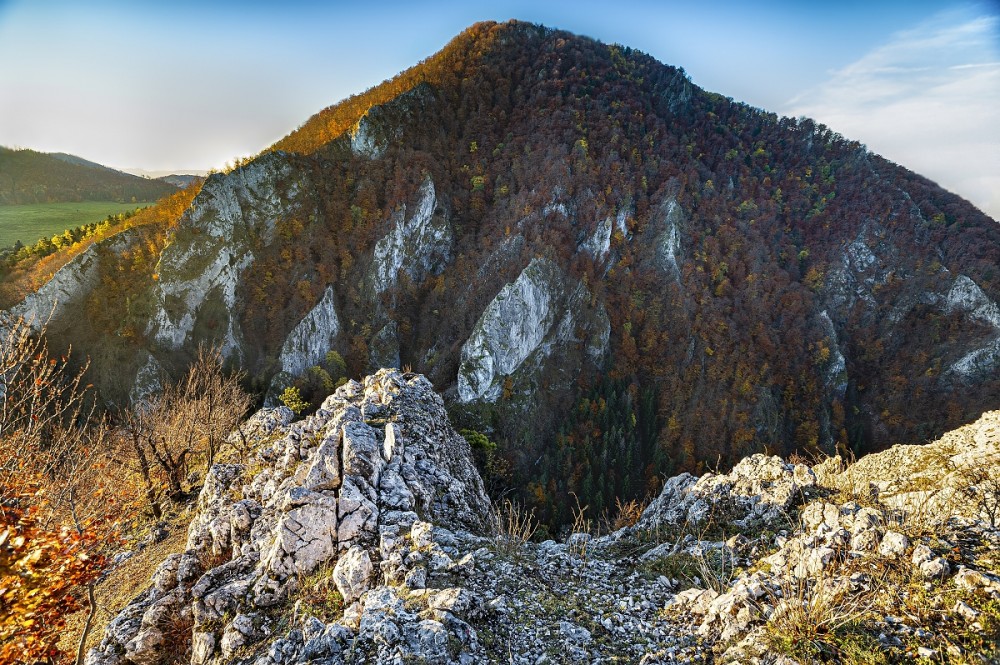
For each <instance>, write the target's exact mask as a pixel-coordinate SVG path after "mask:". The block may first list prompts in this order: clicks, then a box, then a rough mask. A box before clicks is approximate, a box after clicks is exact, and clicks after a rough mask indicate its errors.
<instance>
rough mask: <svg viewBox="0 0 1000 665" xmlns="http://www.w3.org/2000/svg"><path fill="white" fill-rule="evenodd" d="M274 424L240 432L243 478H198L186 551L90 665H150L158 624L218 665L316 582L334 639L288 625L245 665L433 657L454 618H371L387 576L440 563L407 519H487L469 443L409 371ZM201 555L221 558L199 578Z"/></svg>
mask: <svg viewBox="0 0 1000 665" xmlns="http://www.w3.org/2000/svg"><path fill="white" fill-rule="evenodd" d="M288 416H289V414H288V412H287V409H284V408H282V409H272V410H265V411H262V412H261V413H259V414H257V415H255V416H254V417H253V418H252V419H251V422H250V423H248V426H247V427H246V431H247V432H250V433H251V435H253V436H256V437H258V438H259V439H260V440H261V441H267V442H268V444H267V445H266V447H263V448H262V449H261V450H260V451H259V453H258V461H259V463H261V464H262V465H263V467H264V468H263V470H262V471H260V473H258V474H257V475H256V476H254V477H248V476H247V474H246V469H245V468H244V467H242V466H240V465H223V464H217V465H215V466H213V467H212V469H211V470H210V471H209V473H208V475H207V477H206V479H205V484H204V488H203V490H202V493H201V495H200V496H199V499H198V512H197V514H196V516H195V518H194V519H193V521H192V522H191V525H190V527H189V532H188V541H187V548H188V549H187V552H185V553H184V554H178V555H173V556H171V557H168V558H167V559H166V560H165V561H164V562H163V564H162V565H161V566H160V567H159V569H158V570H157V572H156V574H155V575H154V577H153V584H152V586H151V587H150V588H149V589H148V590H147V591H146V592H145V593H144V594H142V595H141V596H139V597H138V598H136V599H135V600H134V601H133V602H132V603H131V604H130V605H128V606H127V607H126V608H125V610H123V611H122V612H121V613H120V614H119V616H118V617H116V618H115V619H114V620H113V621H112V622H111V625H110V627H109V630H108V632H107V634H106V635H105V637H104V639H103V640H102V642H101V644H100V646H99V647H97V648H96V649H93V650H91V652H90V654H89V655H88V660H87V662H88V663H91V665H97V664H98V663H108V664H110V663H118V662H130V663H134V664H136V665H140V664H146V663H149V664H152V663H156V662H158V661H159V660H160V659H162V657H163V656H164V655H165V654H166V653H167V652H168V650H169V649H171V648H172V645H170V644H167V643H166V641H165V638H164V635H163V631H162V629H163V626H164V625H166V623H167V622H169V621H172V620H173V619H174V618H177V617H180V618H183V617H185V616H186V617H188V618H189V619H190V620H192V621H193V629H192V631H193V632H192V635H193V637H192V643H191V645H192V662H196V663H201V664H210V663H220V664H221V663H224V662H229V661H230V659H231V658H232V657H233V655H234V654H235V653H237V652H238V651H239V652H241V653H243V652H245V651H246V649H252V648H253V646H254V645H255V644H256V643H257V642H259V641H260V640H262V639H263V638H264V637H265V636H266V635H267V634H268V633H267V630H263V629H262V628H261V622H262V619H260V618H259V617H260V616H261V613H262V612H272V613H273V612H274V611H277V610H276V608H281V607H290V606H291V603H292V599H293V598H294V596H295V594H296V593H297V592H298V591H299V590H300V589H301V588H302V585H304V584H309V582H308V580H310V579H315V578H316V577H317V576H318V577H320V578H328V579H329V580H330V583H331V585H332V587H335V588H336V589H337V590H338V591H339V593H340V595H341V597H342V599H343V602H344V604H345V606H346V607H347V609H346V611H345V613H344V618H343V620H342V622H341V623H340V624H334V625H336V626H339V628H337V629H335V630H333V629H332V627H330V626H326V625H325V624H323V623H322V622H319V628H316V629H315V630H313V632H314V633H315V635H314V636H312V637H309V638H306V637H305V636H304V632H306V633H307V632H309V630H308V629H309V625H311V624H308V625H306V626H304V628H303V630H302V631H300V630H292V631H291V632H290V633H289V635H288V636H287V637H285V638H282V639H278V640H277V641H274V642H272V643H271V644H270V646H269V647H268V648H267V649H266V650H265V651H266V655H264V656H262V658H263V660H261V661H259V662H261V663H267V662H270V663H276V662H299V661H295V660H292V661H287V659H286V656H288V657H292V656H294V658H299V657H305V655H304V654H306V653H307V652H308V653H310V654H312V656H310V657H319V656H321V655H322V656H325V657H332V656H334V655H335V654H336V653H339V650H340V649H341V648H344V647H346V645H347V643H348V642H349V641H353V640H354V639H356V638H357V637H358V636H359V635H360V636H361V638H362V639H372V640H376V641H378V640H381V641H378V642H377V643H378V644H379V645H381V646H379V648H380V649H381V648H382V647H383V646H384V647H385V649H387V651H386V654H387V655H388V654H392V653H397V652H398V653H411V654H416V655H421V654H422V655H423V656H425V657H427V658H429V659H430V661H429V662H447V658H449V657H450V656H448V654H451V653H452V652H451V651H450V649H451V645H452V644H453V643H454V641H455V640H456V639H458V638H456V637H455V630H456V627H455V626H459V628H461V625H460V623H461V622H459V623H455V624H453V623H449V622H447V621H446V622H444V623H442V622H440V621H437V620H428V619H423V618H421V617H418V616H417V614H412V615H411V614H409V613H407V612H406V611H404V610H402V609H401V611H400V613H399V614H397V615H396V616H395V617H394V619H393V620H391V621H390V620H388V619H387V618H386V617H382V616H381V612H382V611H383V610H384V609H385V608H384V607H383V605H385V604H386V603H388V602H390V600H391V598H392V597H393V596H392V594H393V593H394V592H393V591H392V590H391V589H389V588H388V587H386V586H384V585H385V584H386V583H387V582H388V581H389V580H392V579H398V580H399V581H402V578H404V577H406V576H407V574H408V572H410V571H411V570H423V571H424V579H425V580H426V571H427V569H428V565H429V568H430V569H431V570H447V569H448V567H449V566H451V565H452V560H451V559H450V558H449V557H448V555H447V554H445V552H444V550H443V549H442V546H441V545H440V544H439V541H440V540H441V538H442V537H444V536H442V535H439V533H438V532H437V531H436V528H435V527H433V526H432V525H431V524H430V523H429V522H422V521H420V520H421V519H425V520H433V521H435V522H437V523H441V524H448V525H449V527H451V528H452V529H455V530H456V533H459V534H461V533H465V532H464V531H461V530H465V529H467V530H471V531H475V532H484V531H486V530H487V529H488V524H490V520H491V514H492V508H491V506H490V503H489V500H488V499H487V497H486V495H485V493H484V490H483V485H482V481H481V479H480V478H479V475H478V473H477V472H476V469H475V467H474V466H473V464H472V460H471V451H470V449H469V446H468V443H466V441H465V439H463V438H462V437H461V436H460V435H458V434H457V433H456V432H455V431H454V429H452V427H451V425H450V423H449V421H448V416H447V414H446V413H445V411H444V403H443V402H442V400H441V398H440V397H439V396H438V395H437V394H436V393H434V391H433V389H432V387H431V385H430V383H429V382H428V381H427V380H426V379H424V378H423V377H422V376H419V375H412V374H407V375H404V374H401V373H400V372H398V371H394V370H383V371H381V372H379V373H378V374H376V375H374V376H370V377H368V378H366V379H365V380H364V382H363V383H358V382H353V381H352V382H350V383H348V384H346V385H344V386H342V387H341V388H340V389H338V391H337V392H336V393H334V394H333V395H331V396H330V397H329V398H328V399H327V400H326V401H325V402H324V404H323V406H322V408H321V409H320V410H319V411H318V412H317V413H316V414H315V415H313V416H310V417H309V418H306V419H304V420H302V421H299V422H296V423H291V424H289V417H288ZM441 533H442V534H443V533H450V532H441ZM456 537H457V536H450V538H451V540H448V539H447V538H445V540H444V541H443V542H454V538H456ZM459 537H468V538H474V537H473V536H471V535H469V536H459ZM411 545H412V547H419V548H420V553H419V554H418V553H415V552H414V551H413V550H412V549H411ZM404 555H406V557H405V558H408V559H409V563H406V562H405V561H404ZM411 555H412V556H411ZM209 557H210V558H212V559H217V558H220V557H221V558H222V559H224V560H225V563H223V564H221V565H219V566H216V567H214V568H211V569H210V570H202V569H201V567H200V564H199V561H202V560H205V559H206V558H209ZM418 560H419V561H424V560H426V561H427V564H426V565H425V564H420V565H418ZM324 571H329V572H324ZM415 577H417V576H415V575H411V578H415ZM411 581H413V582H414V584H413V585H414V586H422V585H417V584H416V580H415V579H411ZM332 587H331V588H332ZM392 602H395V601H392ZM427 602H428V601H427V599H426V598H425V599H424V603H425V605H426V603H427ZM380 603H381V605H380ZM472 605H473V603H472V601H470V600H469V598H468V597H467V594H466V595H465V596H463V595H462V594H461V593H459V594H456V595H455V596H454V597H448V596H438V597H436V600H435V601H434V604H433V608H435V609H434V611H436V612H439V613H441V614H442V615H444V614H448V615H449V616H451V615H452V614H458V613H462V612H465V613H469V612H472V609H471V607H472ZM289 611H291V610H289ZM255 617H257V618H255ZM407 617H409V618H408V619H407ZM313 621H315V620H313ZM331 630H332V632H331ZM462 630H463V631H464V628H463V629H462ZM303 631H304V632H303ZM359 631H360V632H359ZM328 633H329V634H328ZM462 635H463V636H464V637H465V638H467V637H468V635H467V634H466V632H463V633H462ZM466 641H468V640H466ZM470 644H471V643H470ZM122 654H124V659H125V660H124V661H122V660H121V655H122Z"/></svg>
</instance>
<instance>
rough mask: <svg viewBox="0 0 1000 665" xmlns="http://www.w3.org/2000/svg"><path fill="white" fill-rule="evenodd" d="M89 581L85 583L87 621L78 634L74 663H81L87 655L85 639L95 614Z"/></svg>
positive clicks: (95, 600) (92, 625)
mask: <svg viewBox="0 0 1000 665" xmlns="http://www.w3.org/2000/svg"><path fill="white" fill-rule="evenodd" d="M95 584H96V582H91V583H90V584H88V585H87V600H88V601H89V602H90V611H89V612H87V623H85V624H84V625H83V634H82V635H80V644H79V645H78V646H77V647H76V663H75V665H83V660H84V658H85V657H86V655H87V639H88V638H89V637H90V630H91V628H93V627H94V616H95V615H96V614H97V596H96V594H95V593H94V585H95Z"/></svg>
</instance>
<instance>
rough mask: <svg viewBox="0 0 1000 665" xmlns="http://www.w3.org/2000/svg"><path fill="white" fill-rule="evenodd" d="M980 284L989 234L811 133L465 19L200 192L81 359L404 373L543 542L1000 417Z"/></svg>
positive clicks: (593, 45) (989, 224)
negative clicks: (446, 39)
mask: <svg viewBox="0 0 1000 665" xmlns="http://www.w3.org/2000/svg"><path fill="white" fill-rule="evenodd" d="M998 264H1000V226H998V225H997V223H996V222H994V221H993V220H991V219H989V218H988V217H986V216H985V215H983V214H982V213H980V212H979V211H978V210H976V209H975V208H974V207H972V206H971V205H969V204H968V203H967V202H965V201H963V200H961V199H959V198H958V197H956V196H954V195H952V194H949V193H948V192H945V191H943V190H942V189H940V188H939V187H937V186H936V185H934V184H933V183H930V182H928V181H926V180H925V179H923V178H920V177H919V176H917V175H915V174H912V173H910V172H908V171H906V170H905V169H903V168H902V167H899V166H897V165H894V164H891V163H889V162H887V161H886V160H884V159H882V158H880V157H878V156H877V155H873V154H871V153H869V152H868V151H867V150H865V148H864V147H863V146H861V145H860V144H858V143H856V142H852V141H849V140H847V139H844V138H843V137H840V136H838V135H836V134H835V133H833V132H831V131H830V130H829V129H827V128H825V127H823V126H820V125H816V124H815V123H813V122H812V121H810V120H808V119H799V120H793V119H789V118H778V117H777V116H775V115H773V114H769V113H766V112H764V111H761V110H759V109H754V108H751V107H748V106H746V105H743V104H739V103H736V102H733V101H732V100H730V99H727V98H724V97H721V96H719V95H716V94H712V93H707V92H705V91H703V90H700V89H699V88H697V87H696V86H695V85H693V84H692V83H691V82H690V81H689V80H688V79H687V77H686V76H685V74H684V73H683V71H682V70H678V69H675V68H673V67H669V66H665V65H662V64H660V63H658V62H656V61H655V60H653V59H651V58H649V57H648V56H645V55H643V54H641V53H638V52H635V51H632V50H631V49H628V48H625V47H620V46H607V45H604V44H600V43H598V42H595V41H592V40H589V39H584V38H579V37H575V36H573V35H570V34H568V33H565V32H559V31H554V30H550V29H546V28H542V27H539V26H533V25H526V24H523V23H517V22H511V23H507V24H492V23H484V24H478V25H476V26H473V27H472V28H470V29H469V30H467V31H466V32H465V33H463V34H462V35H460V36H459V37H457V38H456V39H455V40H453V41H452V42H451V43H450V44H449V45H448V46H447V47H445V48H444V49H443V50H442V51H441V52H440V53H438V54H436V55H434V56H432V57H431V58H429V59H428V60H427V61H425V62H423V63H421V64H419V65H417V66H416V67H414V68H413V69H411V70H408V71H406V72H404V73H402V74H401V75H400V76H398V77H397V78H395V79H393V80H391V81H388V82H386V83H384V84H382V85H380V86H377V87H375V88H373V89H372V90H370V91H369V92H367V93H364V94H363V95H359V96H356V97H353V98H351V99H349V100H346V101H344V102H342V103H341V104H338V105H336V106H333V107H330V108H329V109H326V110H324V111H322V112H320V113H319V114H317V115H316V116H314V117H313V118H312V119H310V120H309V121H307V122H306V123H305V124H303V126H302V127H300V128H299V129H298V130H296V131H295V132H293V133H292V134H290V135H289V136H288V137H286V138H285V139H283V140H281V141H279V142H278V143H277V144H275V146H273V147H272V148H271V149H269V150H268V151H266V152H265V153H264V154H262V155H261V156H260V157H258V158H256V159H255V160H252V161H251V162H249V163H247V164H245V165H243V166H241V167H240V168H237V169H235V170H233V171H232V172H230V173H226V174H215V175H213V176H211V177H210V178H208V180H207V181H206V182H205V184H204V187H203V189H202V190H201V192H200V194H199V195H198V196H197V197H196V198H195V199H194V200H193V202H192V204H191V206H190V208H189V209H188V210H187V211H186V212H185V213H184V215H183V216H182V218H181V220H180V222H179V224H178V225H177V228H176V230H175V231H173V233H172V235H171V237H170V239H169V241H168V242H167V244H166V246H165V247H164V248H163V251H162V253H161V254H160V255H159V257H158V262H157V264H156V265H155V267H154V266H152V265H150V266H149V267H147V268H145V269H144V270H140V271H133V272H131V273H130V274H129V276H128V278H127V279H128V280H129V292H130V293H133V294H134V296H132V298H131V299H130V300H129V304H128V306H125V305H118V306H116V305H114V304H111V305H110V306H109V308H105V309H104V310H103V311H102V312H100V315H101V316H102V317H104V318H105V319H108V318H115V317H117V318H118V319H119V327H120V329H125V330H131V331H137V332H138V334H135V335H133V336H131V337H129V338H128V339H127V340H126V341H125V346H124V347H122V345H121V341H122V340H121V339H112V338H110V337H109V338H106V339H105V341H101V340H96V341H95V342H94V343H91V344H90V345H89V346H88V345H84V346H83V347H81V346H80V345H77V346H76V347H75V348H77V349H79V350H80V351H83V352H87V353H90V354H91V355H100V354H101V353H104V352H103V351H102V348H104V347H103V346H102V345H108V344H111V343H112V341H113V342H114V344H115V348H116V349H124V350H120V351H116V356H115V357H117V358H119V361H118V362H119V364H121V365H122V366H124V367H129V368H141V369H142V371H141V372H137V374H135V375H133V374H129V373H126V372H121V371H119V372H115V373H114V374H115V381H121V380H122V378H124V383H125V384H126V385H130V387H131V389H132V390H133V391H135V392H137V393H141V392H143V391H145V390H146V389H148V387H149V386H150V385H155V383H156V377H157V374H158V373H160V372H166V373H173V372H177V371H178V370H179V369H180V368H182V367H183V366H184V364H185V363H186V362H187V360H188V359H189V358H190V357H191V355H192V353H193V351H194V349H195V348H196V347H197V345H198V344H201V343H204V342H210V343H217V344H221V345H222V346H223V347H224V349H225V351H226V353H227V354H228V357H229V358H230V359H231V360H232V361H233V362H234V363H238V364H239V365H240V366H242V367H243V368H245V369H246V370H247V371H248V372H250V374H251V375H252V376H253V377H254V381H255V382H256V383H255V385H256V386H257V387H258V388H259V389H260V390H261V391H262V392H265V391H268V390H270V391H271V392H270V394H271V395H274V393H275V391H277V390H278V389H280V388H282V387H283V386H285V385H287V384H288V382H289V381H295V382H298V384H299V385H300V386H301V387H303V389H306V390H308V389H309V388H310V386H313V385H322V381H319V382H318V384H317V381H313V379H312V378H311V377H312V376H313V375H312V374H310V370H308V369H307V370H306V372H305V374H306V375H307V376H305V377H302V378H298V379H296V378H295V375H296V374H297V373H300V372H302V370H303V368H311V367H313V366H318V365H321V364H322V363H323V362H324V359H325V357H326V351H329V350H335V351H337V352H339V353H340V354H341V355H342V356H343V358H344V359H345V360H346V365H347V372H348V374H349V375H351V376H360V375H362V374H363V373H365V372H366V371H367V370H368V369H369V368H374V367H378V366H382V365H386V364H389V365H404V366H407V365H408V366H410V367H412V368H413V369H414V370H417V371H420V372H422V373H425V374H426V375H427V376H428V377H429V378H430V379H431V381H433V383H434V385H435V386H437V387H438V388H439V389H441V390H442V391H444V394H445V396H446V400H447V402H448V403H449V408H450V411H451V415H452V417H453V418H454V419H455V420H456V422H458V423H459V425H460V426H462V427H469V428H472V429H477V430H481V431H485V432H487V433H488V434H489V435H490V436H491V437H492V438H493V439H495V440H497V441H498V442H499V443H500V444H501V453H502V455H503V456H504V457H505V458H506V461H507V462H508V463H509V468H510V469H511V473H512V475H503V473H501V474H500V475H501V477H500V478H499V479H498V482H499V483H501V484H507V485H512V486H515V487H518V488H519V491H520V492H522V496H523V498H524V499H525V500H527V501H528V502H529V503H531V504H532V505H534V506H536V507H537V508H538V509H539V511H540V512H539V515H541V516H542V517H543V519H544V520H545V521H546V522H549V523H553V524H554V523H559V522H562V521H564V520H566V519H567V518H568V517H569V514H568V506H569V505H571V504H572V500H571V498H570V496H571V493H573V492H575V493H576V494H577V495H579V496H580V497H581V500H582V501H583V502H584V503H585V504H589V506H590V509H591V511H592V512H593V514H595V515H596V514H599V513H600V512H601V511H602V510H604V509H607V508H608V507H610V506H612V505H613V504H614V499H615V498H616V497H624V498H629V497H636V496H641V495H643V494H644V493H646V492H647V491H649V490H650V489H652V488H655V487H656V486H658V484H659V478H660V477H661V474H663V473H664V472H668V471H671V470H682V469H689V470H696V469H699V468H701V465H702V464H703V463H704V462H706V461H709V462H712V463H717V464H722V465H730V464H733V463H735V462H736V461H737V460H739V459H741V458H742V457H743V456H745V455H747V454H750V453H753V452H759V451H762V450H765V449H767V450H769V451H777V452H786V453H787V452H791V451H793V450H798V451H802V452H807V453H808V452H816V451H820V450H823V451H828V452H832V451H834V450H845V451H846V450H852V451H853V452H856V453H860V452H866V451H870V450H877V449H880V448H884V447H887V446H889V445H891V444H893V443H895V442H899V441H919V440H926V439H929V438H933V437H934V436H936V435H938V434H940V433H941V432H943V431H944V430H945V429H947V428H949V427H954V426H957V425H959V424H961V423H963V422H968V421H970V420H972V419H974V418H975V417H977V416H978V415H979V414H980V413H982V412H983V411H984V410H986V409H989V408H996V407H997V406H1000V372H997V365H998V363H1000V319H998V317H997V314H996V313H997V311H998V310H997V305H996V302H997V299H998V298H1000V273H998V271H997V270H996V266H997V265H998ZM109 278H110V279H113V278H111V277H110V276H109ZM116 307H117V308H116ZM96 314H97V313H87V312H84V313H83V316H85V317H86V316H95V315H96ZM64 341H67V342H68V341H71V340H70V338H69V337H67V338H66V339H65V340H64ZM128 354H131V357H132V360H131V361H129V362H125V363H122V361H121V357H122V356H123V355H128ZM105 355H107V354H105ZM324 371H325V370H324ZM316 375H317V376H320V377H322V374H319V373H317V374H316ZM133 377H136V380H135V381H133V380H132V378H133ZM327 378H328V379H329V378H336V377H330V376H329V375H328V377H327ZM102 387H104V388H105V389H108V388H110V387H111V386H108V385H104V386H102ZM120 388H121V387H120V386H116V389H118V390H119V391H120ZM120 398H121V395H120V394H119V395H114V396H112V395H110V394H109V395H108V399H120ZM321 399H322V395H319V396H317V397H316V402H317V403H318V402H319V401H320V400H321ZM503 468H504V466H503V465H497V467H496V470H497V472H498V473H500V472H501V471H502V469H503Z"/></svg>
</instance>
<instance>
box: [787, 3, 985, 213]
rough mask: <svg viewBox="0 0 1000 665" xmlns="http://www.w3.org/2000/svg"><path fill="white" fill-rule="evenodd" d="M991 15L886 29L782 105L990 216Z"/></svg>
mask: <svg viewBox="0 0 1000 665" xmlns="http://www.w3.org/2000/svg"><path fill="white" fill-rule="evenodd" d="M998 27H1000V17H997V16H976V15H972V14H970V12H969V10H968V9H966V10H964V11H960V12H947V13H942V14H939V15H937V16H935V17H934V18H933V19H932V20H930V21H927V22H925V23H923V24H921V25H919V26H917V27H916V28H913V29H911V30H906V31H903V32H899V33H896V34H895V35H893V36H892V38H891V39H890V40H889V42H888V43H886V44H884V45H882V46H880V47H879V48H876V49H875V50H873V51H871V52H869V53H867V54H866V55H865V56H864V57H862V58H861V59H859V60H857V61H856V62H854V63H852V64H850V65H848V66H847V67H844V68H843V69H840V70H839V71H836V72H833V73H832V74H831V76H830V78H829V79H828V80H827V81H826V82H824V83H822V84H821V85H819V86H817V87H815V88H812V89H810V90H807V91H806V92H804V93H802V94H800V95H798V96H796V97H795V98H794V99H793V100H791V101H790V102H789V103H788V105H787V106H786V107H785V108H784V109H782V113H784V114H786V115H791V116H802V115H804V116H808V117H811V118H815V119H816V120H818V121H820V122H822V123H824V124H826V125H828V126H829V127H830V128H831V129H833V130H835V131H837V132H840V133H841V134H843V135H844V136H847V137H848V138H852V139H856V140H859V141H862V142H863V143H865V144H866V145H867V146H868V147H869V149H871V150H873V151H874V152H877V153H879V154H881V155H883V156H885V157H887V158H888V159H891V160H893V161H895V162H898V163H899V164H902V165H903V166H905V167H906V168H909V169H911V170H913V171H916V172H917V173H920V174H921V175H924V176H927V177H928V178H931V179H932V180H934V181H936V182H937V183H938V184H940V185H941V186H942V187H945V188H946V189H949V190H951V191H953V192H955V193H957V194H959V195H961V196H963V197H965V198H966V199H968V200H969V201H971V202H972V203H974V204H975V205H976V206H977V207H979V208H980V209H981V210H983V211H984V212H986V213H987V214H988V215H990V216H991V217H993V218H994V219H1000V52H998Z"/></svg>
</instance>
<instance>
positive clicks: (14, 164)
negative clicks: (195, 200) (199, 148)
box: [0, 146, 177, 205]
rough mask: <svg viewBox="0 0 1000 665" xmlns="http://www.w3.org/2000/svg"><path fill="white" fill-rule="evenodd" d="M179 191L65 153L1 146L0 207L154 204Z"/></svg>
mask: <svg viewBox="0 0 1000 665" xmlns="http://www.w3.org/2000/svg"><path fill="white" fill-rule="evenodd" d="M176 191H177V187H175V186H174V185H173V184H171V183H165V182H157V181H153V180H147V179H145V178H137V177H135V176H133V175H129V174H127V173H122V172H121V171H116V170H114V169H109V168H107V167H106V166H101V165H100V164H97V163H95V162H91V161H88V160H86V159H83V158H81V157H77V156H75V155H67V154H65V153H51V154H47V153H42V152H35V151H34V150H26V149H19V150H12V149H10V148H4V147H2V146H0V205H14V204H23V203H61V202H73V201H123V202H128V201H153V200H156V199H159V198H160V197H163V196H166V195H167V194H171V193H173V192H176Z"/></svg>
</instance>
